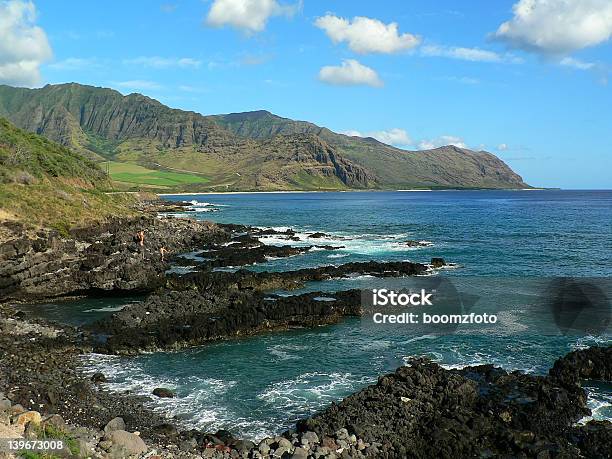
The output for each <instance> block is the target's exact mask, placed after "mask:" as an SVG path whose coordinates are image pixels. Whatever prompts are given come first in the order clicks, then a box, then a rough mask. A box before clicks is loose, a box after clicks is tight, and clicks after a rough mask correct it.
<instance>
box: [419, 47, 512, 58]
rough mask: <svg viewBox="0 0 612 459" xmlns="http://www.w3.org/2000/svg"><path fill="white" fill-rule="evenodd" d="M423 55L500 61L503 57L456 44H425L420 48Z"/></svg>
mask: <svg viewBox="0 0 612 459" xmlns="http://www.w3.org/2000/svg"><path fill="white" fill-rule="evenodd" d="M421 54H423V55H424V56H436V57H450V58H451V59H461V60H464V61H473V62H501V61H502V60H503V57H502V56H501V55H499V54H498V53H496V52H493V51H487V50H485V49H480V48H461V47H456V46H441V45H427V46H423V47H422V49H421Z"/></svg>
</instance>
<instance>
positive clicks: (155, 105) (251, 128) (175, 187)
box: [0, 83, 527, 191]
mask: <svg viewBox="0 0 612 459" xmlns="http://www.w3.org/2000/svg"><path fill="white" fill-rule="evenodd" d="M0 114H2V115H4V116H7V117H8V118H9V119H10V120H11V122H13V123H15V124H16V125H17V126H20V127H23V128H26V129H28V130H32V131H35V132H37V133H40V134H41V135H43V136H45V137H47V138H48V139H51V140H53V141H56V142H58V143H60V144H62V145H66V146H68V147H69V148H71V149H72V150H73V151H76V152H78V153H80V154H82V155H84V156H86V157H89V158H91V159H95V160H110V161H114V162H116V161H123V162H129V163H132V164H133V165H136V164H138V165H140V166H142V167H144V168H145V169H149V170H151V171H153V172H147V171H143V170H137V171H135V170H124V171H118V172H116V174H115V176H114V177H113V179H114V180H115V185H116V186H117V187H118V188H120V189H129V190H139V189H140V188H147V187H148V188H153V189H163V190H164V191H203V190H228V191H229V190H245V191H246V190H290V189H293V190H295V189H302V190H318V189H337V188H342V187H345V188H350V189H406V188H523V187H526V186H527V185H526V184H525V183H524V182H523V180H522V179H521V177H520V176H518V175H517V174H515V173H514V172H513V171H512V170H511V169H510V168H509V167H508V166H507V165H506V164H505V163H504V162H503V161H501V160H500V159H499V158H497V157H495V156H493V155H491V154H490V153H486V152H480V151H471V150H468V149H462V148H456V147H453V146H445V147H441V148H436V149H432V150H424V151H406V150H402V149H399V148H395V147H393V146H390V145H385V144H384V143H381V142H379V141H377V140H375V139H373V138H361V137H352V136H347V135H343V134H337V133H335V132H332V131H330V130H329V129H327V128H324V127H321V126H317V125H315V124H312V123H309V122H305V121H295V120H291V119H288V118H282V117H279V116H276V115H274V114H272V113H269V112H266V111H257V112H246V113H233V114H229V115H214V116H203V115H200V114H198V113H194V112H188V111H183V110H174V109H171V108H170V107H167V106H165V105H163V104H161V103H160V102H158V101H156V100H154V99H151V98H149V97H145V96H142V95H140V94H130V95H128V96H123V95H122V94H120V93H119V92H117V91H114V90H112V89H105V88H96V87H93V86H86V85H80V84H77V83H70V84H61V85H47V86H45V87H43V88H40V89H27V88H12V87H10V86H4V85H0ZM158 168H159V170H158ZM174 174H180V175H174ZM200 174H201V175H200ZM338 181H340V182H342V184H343V185H339V184H338Z"/></svg>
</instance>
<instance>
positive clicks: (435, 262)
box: [431, 257, 446, 268]
mask: <svg viewBox="0 0 612 459" xmlns="http://www.w3.org/2000/svg"><path fill="white" fill-rule="evenodd" d="M431 266H433V267H434V268H441V267H442V266H446V261H445V260H444V258H441V257H433V258H432V259H431Z"/></svg>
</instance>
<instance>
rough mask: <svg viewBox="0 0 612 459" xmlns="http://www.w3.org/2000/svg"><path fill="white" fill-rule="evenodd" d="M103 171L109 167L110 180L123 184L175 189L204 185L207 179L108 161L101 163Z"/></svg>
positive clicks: (184, 173)
mask: <svg viewBox="0 0 612 459" xmlns="http://www.w3.org/2000/svg"><path fill="white" fill-rule="evenodd" d="M101 166H102V168H103V169H104V170H106V167H107V166H108V167H109V172H110V177H111V179H112V180H114V181H117V182H124V183H134V184H145V185H154V186H155V185H157V186H162V187H176V186H180V185H185V184H194V183H206V182H208V181H209V180H208V178H206V177H203V176H201V175H195V174H190V173H186V172H172V171H163V170H154V169H148V168H146V167H143V166H139V165H137V164H133V163H121V162H117V161H110V162H104V163H101Z"/></svg>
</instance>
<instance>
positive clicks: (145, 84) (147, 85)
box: [113, 80, 162, 91]
mask: <svg viewBox="0 0 612 459" xmlns="http://www.w3.org/2000/svg"><path fill="white" fill-rule="evenodd" d="M113 84H114V86H118V87H119V88H122V89H129V90H133V91H150V90H156V89H161V88H162V86H161V85H160V84H159V83H155V82H154V81H149V80H128V81H115V82H114V83H113Z"/></svg>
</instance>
